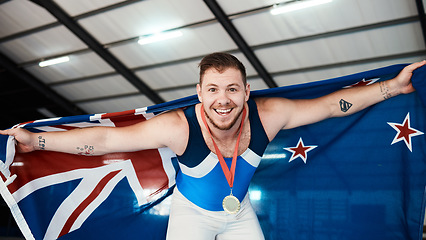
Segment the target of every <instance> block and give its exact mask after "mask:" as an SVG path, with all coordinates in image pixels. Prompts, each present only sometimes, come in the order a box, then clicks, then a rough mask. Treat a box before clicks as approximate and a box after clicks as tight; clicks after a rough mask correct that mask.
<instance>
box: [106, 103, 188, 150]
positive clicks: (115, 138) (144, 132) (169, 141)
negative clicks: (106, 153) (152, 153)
mask: <svg viewBox="0 0 426 240" xmlns="http://www.w3.org/2000/svg"><path fill="white" fill-rule="evenodd" d="M188 132H189V127H188V123H187V121H186V118H185V115H184V113H183V111H182V110H174V111H170V112H166V113H163V114H161V115H158V116H156V117H154V118H151V119H149V120H146V121H143V122H139V123H136V124H134V125H131V126H127V127H120V128H111V129H110V130H109V132H108V135H107V144H106V145H107V147H106V148H110V149H117V150H118V151H138V150H144V149H155V148H161V147H169V148H170V149H172V150H173V151H174V152H175V153H176V154H180V153H183V151H184V150H185V148H186V144H187V142H188Z"/></svg>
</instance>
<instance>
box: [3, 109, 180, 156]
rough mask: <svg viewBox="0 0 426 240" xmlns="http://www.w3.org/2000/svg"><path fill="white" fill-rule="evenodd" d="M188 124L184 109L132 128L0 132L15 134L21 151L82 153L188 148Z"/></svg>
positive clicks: (14, 130) (97, 153)
mask: <svg viewBox="0 0 426 240" xmlns="http://www.w3.org/2000/svg"><path fill="white" fill-rule="evenodd" d="M187 129H188V127H187V123H186V120H185V119H184V116H183V113H182V112H181V111H172V112H168V113H165V114H162V115H159V116H157V117H154V118H152V119H150V120H147V121H144V122H140V123H137V124H134V125H131V126H128V127H92V128H81V129H74V130H70V131H66V132H43V133H32V132H29V131H27V130H25V129H22V128H16V129H8V130H4V131H0V134H3V135H11V136H14V137H15V139H16V141H17V148H18V151H20V152H31V151H34V150H50V151H58V152H66V153H72V154H82V155H102V154H106V153H111V152H132V151H138V150H143V149H153V148H160V147H170V148H171V149H172V150H173V151H177V152H178V153H179V151H181V149H182V148H183V149H184V148H185V146H186V145H184V144H186V142H187V139H186V136H187V135H188V134H187V133H186V131H187Z"/></svg>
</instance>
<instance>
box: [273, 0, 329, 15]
mask: <svg viewBox="0 0 426 240" xmlns="http://www.w3.org/2000/svg"><path fill="white" fill-rule="evenodd" d="M330 2H332V0H303V1H302V0H300V1H292V2H287V3H284V4H281V5H275V6H274V7H273V8H272V9H271V11H270V12H271V14H272V15H278V14H282V13H287V12H292V11H297V10H300V9H304V8H308V7H313V6H317V5H321V4H325V3H330Z"/></svg>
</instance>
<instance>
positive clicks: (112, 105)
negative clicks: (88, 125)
mask: <svg viewBox="0 0 426 240" xmlns="http://www.w3.org/2000/svg"><path fill="white" fill-rule="evenodd" d="M77 105H78V106H79V107H80V108H82V109H83V110H85V111H86V112H87V113H110V112H121V111H126V110H131V109H135V108H141V107H147V106H151V105H153V102H151V101H150V100H149V99H148V98H147V97H146V96H144V95H138V96H130V97H123V98H112V99H107V100H99V101H93V102H85V103H79V104H77Z"/></svg>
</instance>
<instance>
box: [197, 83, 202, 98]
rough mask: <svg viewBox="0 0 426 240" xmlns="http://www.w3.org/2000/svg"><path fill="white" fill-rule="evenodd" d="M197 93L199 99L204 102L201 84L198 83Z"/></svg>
mask: <svg viewBox="0 0 426 240" xmlns="http://www.w3.org/2000/svg"><path fill="white" fill-rule="evenodd" d="M197 95H198V101H200V102H203V99H202V97H201V85H200V84H199V83H198V84H197Z"/></svg>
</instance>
